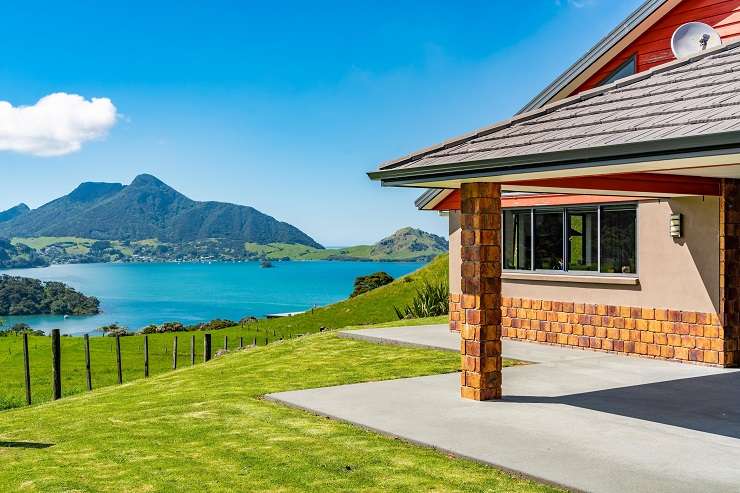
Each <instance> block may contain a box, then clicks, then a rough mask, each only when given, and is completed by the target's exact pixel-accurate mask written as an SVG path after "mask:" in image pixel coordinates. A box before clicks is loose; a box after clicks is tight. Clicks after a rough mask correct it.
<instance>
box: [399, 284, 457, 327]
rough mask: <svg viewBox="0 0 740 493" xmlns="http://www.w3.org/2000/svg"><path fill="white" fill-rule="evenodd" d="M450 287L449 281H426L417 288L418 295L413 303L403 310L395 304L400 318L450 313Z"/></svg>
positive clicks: (436, 315)
mask: <svg viewBox="0 0 740 493" xmlns="http://www.w3.org/2000/svg"><path fill="white" fill-rule="evenodd" d="M449 293H450V287H449V285H448V283H447V281H440V282H438V283H434V284H432V283H429V282H426V281H425V282H424V284H423V285H422V286H421V288H417V290H416V296H414V299H413V300H411V304H409V305H407V306H406V307H405V308H403V309H402V310H399V309H398V307H396V306H394V307H393V309H394V310H395V311H396V315H397V316H398V318H399V319H406V318H426V317H438V316H440V315H446V314H447V313H449V309H450V304H449V301H450V300H449V297H450V295H449Z"/></svg>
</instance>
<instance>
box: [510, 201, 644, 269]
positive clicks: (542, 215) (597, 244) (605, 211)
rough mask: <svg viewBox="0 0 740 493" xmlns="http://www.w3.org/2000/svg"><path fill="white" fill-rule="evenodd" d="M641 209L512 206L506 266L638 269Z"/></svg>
mask: <svg viewBox="0 0 740 493" xmlns="http://www.w3.org/2000/svg"><path fill="white" fill-rule="evenodd" d="M636 235H637V209H636V207H635V205H634V204H631V205H618V206H603V207H566V208H535V209H513V210H512V209H509V210H506V211H504V213H503V246H504V248H503V268H504V269H510V270H529V271H531V270H543V271H575V272H594V273H596V272H601V273H604V274H636V273H637V256H636V253H637V238H636Z"/></svg>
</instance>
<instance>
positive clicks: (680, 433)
mask: <svg viewBox="0 0 740 493" xmlns="http://www.w3.org/2000/svg"><path fill="white" fill-rule="evenodd" d="M394 331H395V334H394ZM345 336H349V337H354V338H363V339H366V340H371V341H374V342H379V343H393V342H394V337H396V338H397V342H398V343H401V344H407V345H415V344H419V345H425V346H436V347H440V348H444V349H451V348H456V347H457V344H458V342H457V341H458V339H457V337H458V336H457V335H455V334H450V333H449V331H448V330H447V327H446V326H426V327H410V328H398V329H369V330H364V331H352V332H351V333H349V334H345ZM504 355H505V356H507V357H516V358H518V359H523V360H527V361H531V362H534V363H536V364H531V365H522V366H516V367H511V368H505V369H504V374H503V383H504V386H503V390H504V395H505V398H504V399H503V400H501V401H490V402H474V401H468V400H463V399H461V398H460V397H459V376H458V374H457V373H454V374H447V375H435V376H429V377H420V378H408V379H401V380H392V381H385V382H371V383H364V384H356V385H344V386H339V387H329V388H321V389H312V390H302V391H295V392H283V393H279V394H273V395H270V396H268V397H269V398H270V399H273V400H276V401H279V402H282V403H285V404H287V405H291V406H295V407H299V408H302V409H306V410H308V411H311V412H314V413H317V414H320V415H324V416H330V417H333V418H336V419H340V420H344V421H348V422H351V423H354V424H357V425H360V426H363V427H367V428H370V429H373V430H376V431H378V432H381V433H384V434H389V435H392V436H398V437H402V438H404V439H407V440H410V441H412V442H415V443H419V444H423V445H428V446H431V447H435V448H438V449H441V450H444V451H447V452H451V453H454V454H456V455H459V456H463V457H467V458H471V459H474V460H477V461H481V462H485V463H488V464H491V465H494V466H497V467H500V468H502V469H506V470H509V471H514V472H517V473H520V474H524V475H527V476H530V477H533V478H536V479H539V480H541V481H546V482H550V483H554V484H558V485H562V486H565V487H566V488H570V489H575V490H585V491H597V492H624V491H650V492H659V491H666V492H669V491H670V492H680V491H686V492H696V491H702V492H714V491H716V492H730V491H740V372H738V371H735V370H726V369H721V368H707V367H701V366H692V365H685V364H680V363H672V362H664V361H654V360H645V359H639V358H632V357H625V356H618V355H612V354H607V353H597V352H589V351H582V350H578V349H566V348H558V347H551V346H543V345H537V344H531V343H525V342H515V341H505V343H504Z"/></svg>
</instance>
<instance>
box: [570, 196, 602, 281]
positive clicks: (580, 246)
mask: <svg viewBox="0 0 740 493" xmlns="http://www.w3.org/2000/svg"><path fill="white" fill-rule="evenodd" d="M598 257H599V226H598V217H597V213H596V209H584V210H572V209H568V270H592V271H595V270H598V268H599V264H598Z"/></svg>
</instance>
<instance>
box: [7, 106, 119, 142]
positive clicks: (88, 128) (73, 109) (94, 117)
mask: <svg viewBox="0 0 740 493" xmlns="http://www.w3.org/2000/svg"><path fill="white" fill-rule="evenodd" d="M116 118H117V110H116V107H115V106H114V105H113V103H112V102H111V100H110V99H108V98H92V99H90V100H89V101H88V100H86V99H85V98H83V97H82V96H79V95H77V94H67V93H63V92H57V93H54V94H49V95H48V96H44V97H43V98H41V99H39V100H38V101H37V102H36V104H34V105H33V106H13V105H12V104H10V103H9V102H7V101H0V151H14V152H18V153H21V154H32V155H34V156H61V155H63V154H69V153H71V152H75V151H79V150H80V148H81V147H82V144H83V143H85V142H87V141H89V140H93V139H97V138H100V137H104V136H105V135H106V134H107V133H108V130H109V129H110V128H111V127H112V126H113V125H115V123H116Z"/></svg>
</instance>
